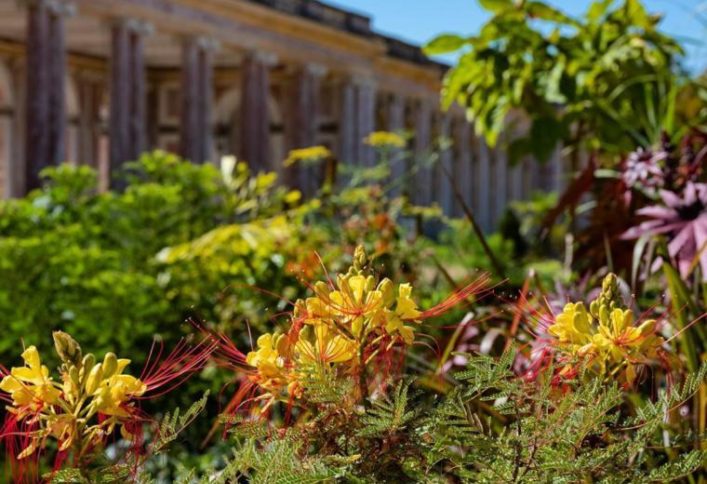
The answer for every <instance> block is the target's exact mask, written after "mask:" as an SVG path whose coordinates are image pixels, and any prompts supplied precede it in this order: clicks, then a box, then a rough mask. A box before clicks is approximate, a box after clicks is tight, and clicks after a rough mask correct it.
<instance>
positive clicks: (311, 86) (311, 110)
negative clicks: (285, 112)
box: [286, 64, 326, 196]
mask: <svg viewBox="0 0 707 484" xmlns="http://www.w3.org/2000/svg"><path fill="white" fill-rule="evenodd" d="M325 74H326V68H325V67H323V66H321V65H318V64H308V65H306V66H303V67H301V68H299V69H298V70H297V72H296V73H295V75H294V78H293V85H292V92H291V95H290V97H291V99H292V105H291V115H290V116H288V119H287V120H286V122H287V129H288V131H289V136H288V138H289V139H290V142H289V145H290V146H289V148H290V149H298V148H307V147H309V146H314V145H316V144H317V143H318V141H319V104H320V96H321V83H322V78H323V77H324V75H325ZM319 168H321V167H313V166H297V165H295V166H293V167H292V169H291V170H288V176H289V177H290V180H289V182H290V185H291V186H294V187H296V188H298V189H299V190H301V191H302V193H303V194H304V195H305V196H311V195H313V194H314V193H315V192H316V190H317V189H318V188H319V185H320V183H321V180H320V178H321V170H320V169H319Z"/></svg>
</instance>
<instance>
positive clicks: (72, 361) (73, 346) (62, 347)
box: [52, 331, 82, 366]
mask: <svg viewBox="0 0 707 484" xmlns="http://www.w3.org/2000/svg"><path fill="white" fill-rule="evenodd" d="M52 336H53V337H54V348H55V349H56V353H57V355H59V358H61V361H62V362H64V363H65V364H67V365H74V366H78V365H79V364H80V363H81V358H82V356H81V346H79V344H78V343H77V342H76V340H75V339H74V338H72V337H71V336H69V335H68V334H67V333H64V332H63V331H54V333H53V334H52Z"/></svg>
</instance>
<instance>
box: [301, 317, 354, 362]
mask: <svg viewBox="0 0 707 484" xmlns="http://www.w3.org/2000/svg"><path fill="white" fill-rule="evenodd" d="M307 329H308V328H305V329H304V330H302V331H301V332H300V335H299V339H298V340H297V343H296V344H295V352H296V355H297V356H298V359H299V361H300V362H302V363H305V364H323V363H343V362H345V361H349V360H350V359H352V358H353V357H354V356H355V355H356V344H355V343H354V342H353V341H350V340H348V339H346V338H345V337H343V336H339V335H337V334H336V333H334V332H333V331H332V330H331V329H329V327H328V326H327V325H325V324H319V325H317V326H315V327H314V344H312V343H311V342H310V341H309V339H310V338H309V337H308V336H309V331H307Z"/></svg>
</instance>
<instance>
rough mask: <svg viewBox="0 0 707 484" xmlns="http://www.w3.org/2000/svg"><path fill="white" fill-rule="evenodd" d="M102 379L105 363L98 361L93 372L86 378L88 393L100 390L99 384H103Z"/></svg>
mask: <svg viewBox="0 0 707 484" xmlns="http://www.w3.org/2000/svg"><path fill="white" fill-rule="evenodd" d="M101 381H103V365H101V364H100V363H98V364H97V365H95V366H94V367H93V368H91V372H90V373H89V374H88V377H87V378H86V393H88V394H89V395H91V394H93V393H95V391H96V390H98V386H99V385H100V384H101Z"/></svg>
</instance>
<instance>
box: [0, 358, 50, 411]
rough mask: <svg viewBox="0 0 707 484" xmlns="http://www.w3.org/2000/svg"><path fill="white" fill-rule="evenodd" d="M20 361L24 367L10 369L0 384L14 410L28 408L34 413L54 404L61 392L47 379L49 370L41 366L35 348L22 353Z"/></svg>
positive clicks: (0, 388)
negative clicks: (9, 398)
mask: <svg viewBox="0 0 707 484" xmlns="http://www.w3.org/2000/svg"><path fill="white" fill-rule="evenodd" d="M22 359H23V360H24V362H25V366H22V367H18V368H12V370H11V371H10V374H9V375H8V376H6V377H5V378H3V379H2V382H0V390H2V391H4V392H7V393H9V394H10V396H11V397H12V403H13V406H14V407H15V408H16V409H18V408H21V407H28V408H29V409H30V410H31V411H36V410H39V409H41V408H42V407H44V406H45V405H53V404H55V403H56V402H57V400H58V399H59V397H60V396H61V391H60V390H59V389H58V388H56V387H55V386H54V383H53V382H52V380H51V378H49V370H48V369H47V367H46V366H44V365H42V363H41V360H40V358H39V352H38V351H37V348H36V347H34V346H30V347H29V348H27V349H26V350H25V351H24V352H23V353H22Z"/></svg>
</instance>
